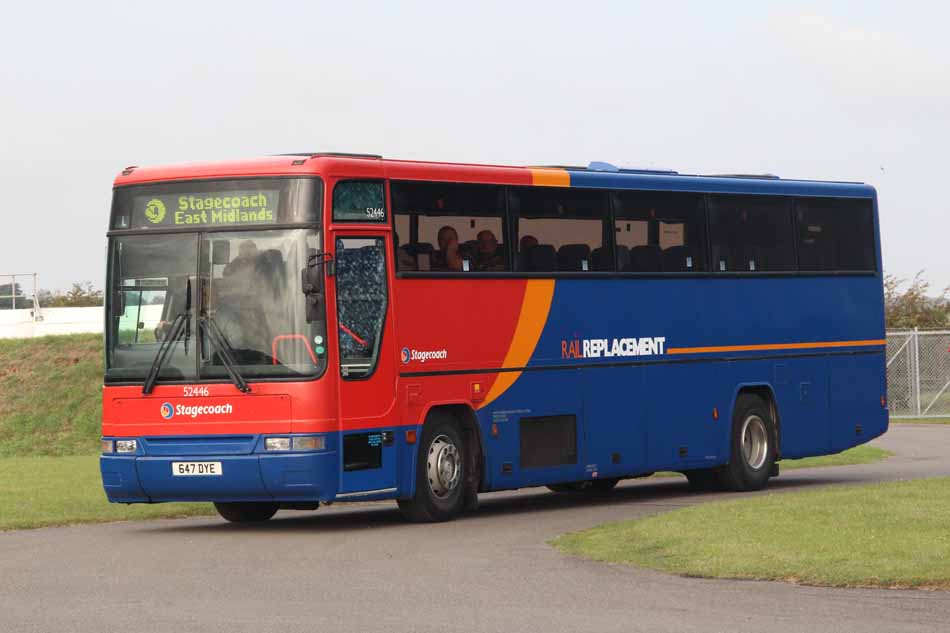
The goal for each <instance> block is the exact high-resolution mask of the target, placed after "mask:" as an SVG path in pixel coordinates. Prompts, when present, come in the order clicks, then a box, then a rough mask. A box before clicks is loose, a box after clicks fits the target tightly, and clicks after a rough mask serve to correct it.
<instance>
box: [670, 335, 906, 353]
mask: <svg viewBox="0 0 950 633" xmlns="http://www.w3.org/2000/svg"><path fill="white" fill-rule="evenodd" d="M868 345H887V340H886V339H871V340H867V341H818V342H814V343H770V344H766V345H719V346H714V347H668V348H667V349H666V353H667V354H711V353H713V352H761V351H773V350H783V349H822V348H826V347H866V346H868Z"/></svg>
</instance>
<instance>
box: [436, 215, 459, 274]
mask: <svg viewBox="0 0 950 633" xmlns="http://www.w3.org/2000/svg"><path fill="white" fill-rule="evenodd" d="M438 240H439V250H438V251H436V252H435V253H433V254H432V270H443V271H445V270H448V271H461V270H462V255H461V253H459V234H458V231H456V230H455V229H454V228H452V227H451V226H443V227H442V228H441V229H439V234H438Z"/></svg>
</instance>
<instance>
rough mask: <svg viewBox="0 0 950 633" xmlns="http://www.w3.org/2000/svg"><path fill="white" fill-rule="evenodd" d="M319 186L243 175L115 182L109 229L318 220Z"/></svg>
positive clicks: (309, 181)
mask: <svg viewBox="0 0 950 633" xmlns="http://www.w3.org/2000/svg"><path fill="white" fill-rule="evenodd" d="M322 199H323V186H322V183H321V182H320V181H319V180H316V179H313V178H246V179H241V180H211V181H200V182H183V183H162V184H155V185H140V186H132V187H120V188H117V189H116V190H115V197H114V200H113V205H112V216H113V217H112V228H113V229H169V228H179V229H181V228H195V229H199V228H207V227H219V226H253V225H261V224H300V223H312V222H318V221H319V218H320V206H321V203H322Z"/></svg>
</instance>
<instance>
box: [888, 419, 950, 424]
mask: <svg viewBox="0 0 950 633" xmlns="http://www.w3.org/2000/svg"><path fill="white" fill-rule="evenodd" d="M891 424H950V418H898V419H894V418H891Z"/></svg>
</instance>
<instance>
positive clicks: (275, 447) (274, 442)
mask: <svg viewBox="0 0 950 633" xmlns="http://www.w3.org/2000/svg"><path fill="white" fill-rule="evenodd" d="M264 450H265V451H289V450H290V438H289V437H268V438H266V439H265V440H264Z"/></svg>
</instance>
